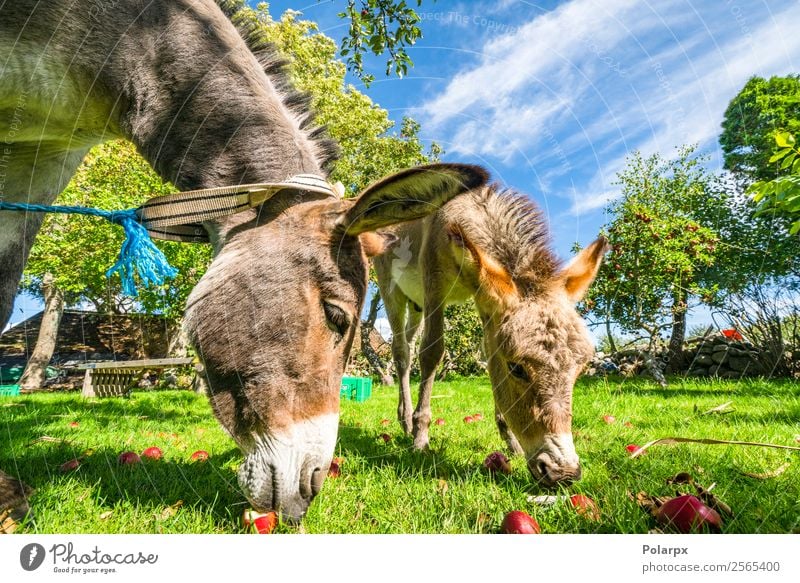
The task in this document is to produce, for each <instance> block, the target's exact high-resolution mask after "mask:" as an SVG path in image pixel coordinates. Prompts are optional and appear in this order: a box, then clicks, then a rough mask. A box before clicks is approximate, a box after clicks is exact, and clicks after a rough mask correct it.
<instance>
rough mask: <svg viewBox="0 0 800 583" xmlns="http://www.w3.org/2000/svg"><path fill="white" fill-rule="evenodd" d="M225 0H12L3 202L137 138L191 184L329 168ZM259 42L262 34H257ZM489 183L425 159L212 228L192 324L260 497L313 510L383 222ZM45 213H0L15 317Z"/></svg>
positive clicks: (2, 10)
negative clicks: (111, 145)
mask: <svg viewBox="0 0 800 583" xmlns="http://www.w3.org/2000/svg"><path fill="white" fill-rule="evenodd" d="M229 8H230V7H229V5H228V3H227V2H214V1H212V0H152V1H149V2H140V1H137V0H117V1H115V2H109V1H108V0H69V1H65V2H41V1H39V0H15V1H14V2H3V3H0V23H2V25H0V53H1V54H2V55H3V59H2V65H0V67H2V68H0V198H1V199H2V200H5V201H8V202H28V203H37V204H50V203H52V202H53V200H54V199H55V197H56V195H58V193H59V192H61V190H62V189H63V188H64V186H65V185H66V184H67V182H68V181H69V180H70V178H71V176H72V175H73V173H74V172H75V170H76V169H77V167H78V165H79V164H80V163H81V161H82V160H83V158H84V155H85V154H86V153H87V151H88V150H89V149H90V148H91V147H92V146H94V145H96V144H99V143H101V142H103V141H105V140H109V139H116V138H124V139H127V140H130V141H131V142H133V143H134V144H135V145H136V147H137V148H138V150H139V152H141V154H142V155H143V156H144V157H145V158H146V159H147V161H148V162H149V163H150V164H151V165H152V166H153V167H154V168H155V169H156V171H157V172H158V173H159V174H160V175H161V177H163V178H164V179H166V180H169V181H171V182H172V183H173V184H175V185H176V186H177V187H178V188H180V189H181V190H194V189H202V188H210V187H218V186H234V185H239V184H246V183H264V182H273V183H275V182H281V181H283V180H285V179H286V178H288V177H290V176H294V175H297V174H314V175H318V176H321V177H323V178H324V177H325V176H326V175H327V170H328V168H329V167H330V163H331V162H332V161H333V160H334V153H335V148H334V146H333V144H332V143H331V142H330V141H329V140H327V139H325V136H324V132H322V131H321V130H320V129H318V128H315V127H314V125H313V122H312V118H311V115H310V111H309V106H308V100H307V99H305V98H304V97H303V96H300V95H298V94H296V93H294V92H293V91H292V90H291V87H290V86H289V84H288V82H287V80H286V77H285V75H284V74H283V72H282V63H281V61H280V60H279V59H276V57H275V55H274V53H273V52H272V51H271V50H270V49H269V48H268V47H263V46H262V47H256V46H255V37H256V35H255V34H254V32H253V31H252V30H251V31H244V35H243V34H241V31H238V30H237V28H236V27H235V26H234V25H233V24H232V23H231V21H230V20H229V18H228V17H227V16H226V11H227V10H229ZM248 41H249V44H248ZM486 180H487V176H486V173H485V172H484V171H483V170H482V169H480V168H477V167H473V166H464V165H455V164H449V165H448V164H440V165H435V166H430V167H425V168H418V169H412V170H409V171H406V172H401V173H399V174H398V175H395V176H393V177H390V178H387V179H385V180H383V181H381V182H379V183H377V184H375V185H373V186H372V187H370V188H368V189H367V190H366V191H365V192H364V193H362V195H361V197H360V198H358V199H357V200H355V201H341V200H338V199H336V198H327V197H325V196H324V195H312V194H310V193H306V194H305V195H303V196H298V194H297V192H288V191H284V192H282V193H279V194H277V195H275V197H273V199H271V200H269V201H268V202H266V203H265V204H264V205H262V206H261V207H259V208H257V209H253V210H250V211H245V212H242V213H239V214H237V215H233V216H231V217H226V218H222V219H217V220H214V221H209V222H206V223H204V225H203V226H204V228H205V230H206V231H207V232H208V235H209V238H210V239H211V241H212V243H213V244H214V246H215V251H216V256H215V259H214V261H213V263H212V265H211V267H210V269H209V270H208V273H207V274H206V275H205V276H204V277H203V279H202V280H201V281H200V283H199V285H198V286H197V287H196V289H195V290H194V292H193V293H192V294H191V297H190V299H189V301H188V305H187V308H186V325H187V332H188V334H189V337H190V338H191V340H192V341H193V342H194V345H195V347H196V349H197V351H198V353H199V354H200V356H201V358H202V360H203V363H204V365H205V369H206V371H207V379H206V380H207V381H208V385H209V396H210V399H211V403H212V406H213V409H214V411H215V413H216V415H217V417H218V418H219V420H220V422H221V423H222V424H223V425H224V427H225V428H226V429H227V430H228V431H229V432H230V434H231V435H232V436H233V438H234V439H235V440H236V442H237V443H238V444H239V446H240V447H241V449H242V451H243V452H244V454H245V461H244V463H243V464H242V467H241V470H240V472H239V482H240V485H241V487H242V489H243V491H244V493H245V495H246V496H247V497H248V498H249V500H250V502H251V503H252V505H253V506H254V507H255V508H256V509H257V510H272V509H276V510H279V511H280V512H281V513H282V514H283V516H284V517H285V518H287V519H290V520H299V519H300V517H302V515H303V514H304V513H305V511H306V509H307V507H308V505H309V503H310V502H311V500H312V498H313V497H314V495H316V494H317V492H319V490H320V488H321V486H322V482H323V480H324V477H325V473H326V470H327V468H328V465H329V462H330V459H331V456H332V455H333V448H334V443H335V440H336V434H337V417H338V390H339V382H340V378H341V375H342V373H343V370H344V363H345V359H346V356H347V352H348V351H349V349H350V345H351V341H352V338H353V333H354V331H355V327H356V325H357V323H358V319H359V313H360V309H361V305H362V302H363V299H364V294H365V290H366V286H367V270H368V267H367V265H368V264H367V257H368V256H371V255H375V254H378V253H381V252H382V251H384V250H385V249H386V248H387V246H389V245H390V244H391V241H392V240H393V239H392V237H391V236H389V235H385V236H384V235H381V234H379V233H378V230H379V229H381V228H383V227H386V226H389V225H392V224H396V223H398V222H401V221H406V220H411V219H417V218H420V217H422V216H424V215H426V214H428V213H430V212H432V211H435V210H436V209H437V208H438V207H439V206H441V205H442V204H443V203H444V202H446V201H447V200H449V199H451V198H452V197H454V196H456V195H458V194H459V193H461V192H463V191H466V190H468V189H470V188H475V187H477V186H479V185H480V184H483V183H485V181H486ZM41 221H42V215H41V214H26V213H9V212H2V213H0V329H2V328H3V327H4V326H5V324H6V322H7V321H8V318H9V314H10V311H11V307H12V304H13V300H14V296H15V293H16V290H17V286H18V284H19V280H20V276H21V273H22V270H23V267H24V265H25V261H26V258H27V256H28V252H29V250H30V248H31V245H32V244H33V240H34V237H35V236H36V233H37V232H38V230H39V228H40V226H41Z"/></svg>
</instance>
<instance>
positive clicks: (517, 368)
mask: <svg viewBox="0 0 800 583" xmlns="http://www.w3.org/2000/svg"><path fill="white" fill-rule="evenodd" d="M508 372H509V374H510V375H511V376H513V377H515V378H518V379H519V380H521V381H529V380H531V379H530V377H529V376H528V373H527V372H525V368H524V367H523V366H522V365H521V364H517V363H516V362H509V363H508Z"/></svg>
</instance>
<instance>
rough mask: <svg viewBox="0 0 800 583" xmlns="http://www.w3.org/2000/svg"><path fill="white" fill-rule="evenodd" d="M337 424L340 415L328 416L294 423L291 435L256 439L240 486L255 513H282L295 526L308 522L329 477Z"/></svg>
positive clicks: (265, 435) (245, 462) (244, 464)
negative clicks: (305, 517)
mask: <svg viewBox="0 0 800 583" xmlns="http://www.w3.org/2000/svg"><path fill="white" fill-rule="evenodd" d="M338 424H339V416H338V415H337V414H331V415H323V416H320V417H315V418H312V419H306V420H303V421H301V422H298V423H295V424H294V425H293V426H292V428H291V430H290V431H285V432H280V433H269V432H267V433H262V434H257V435H254V436H253V437H254V445H253V447H252V448H250V449H249V451H247V452H246V456H245V460H244V463H243V464H242V465H241V467H240V468H239V485H240V486H241V488H242V491H243V492H244V494H245V496H246V497H247V499H248V500H249V501H250V503H251V504H252V505H253V507H254V508H255V509H256V510H258V511H260V512H268V511H270V510H275V511H278V512H279V513H280V514H281V517H282V518H283V519H284V520H286V521H287V522H290V523H297V522H299V521H300V520H301V519H302V518H303V516H304V515H305V513H306V510H308V506H309V504H311V501H312V500H313V499H314V497H315V496H316V495H317V494H319V492H320V490H322V485H323V483H324V482H325V477H326V476H327V474H328V468H329V467H330V463H331V458H332V457H333V449H334V446H335V444H336V433H337V429H338Z"/></svg>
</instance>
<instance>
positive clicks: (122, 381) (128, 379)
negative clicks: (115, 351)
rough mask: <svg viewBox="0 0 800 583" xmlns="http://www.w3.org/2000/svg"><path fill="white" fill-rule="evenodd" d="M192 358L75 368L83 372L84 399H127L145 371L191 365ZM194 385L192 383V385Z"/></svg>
mask: <svg viewBox="0 0 800 583" xmlns="http://www.w3.org/2000/svg"><path fill="white" fill-rule="evenodd" d="M194 362H195V359H193V358H156V359H153V360H122V361H115V360H107V361H104V362H89V363H86V364H80V365H78V366H76V367H75V368H76V369H78V370H85V371H86V374H85V375H84V377H83V391H81V395H83V396H84V397H127V396H128V395H129V394H130V392H131V389H132V388H133V385H134V383H135V382H136V381H137V380H139V377H140V376H141V375H142V373H143V372H144V371H146V370H151V369H158V368H172V367H175V366H186V365H187V364H193V363H194ZM193 384H194V383H193Z"/></svg>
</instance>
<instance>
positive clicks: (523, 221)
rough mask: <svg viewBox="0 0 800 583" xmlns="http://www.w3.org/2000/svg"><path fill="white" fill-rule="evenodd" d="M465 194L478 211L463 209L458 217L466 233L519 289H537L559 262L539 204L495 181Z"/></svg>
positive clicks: (550, 277)
mask: <svg viewBox="0 0 800 583" xmlns="http://www.w3.org/2000/svg"><path fill="white" fill-rule="evenodd" d="M466 196H469V197H471V199H472V201H471V202H472V203H473V204H475V205H476V206H478V207H479V208H480V209H481V211H482V212H480V213H467V214H466V216H464V217H463V218H462V219H461V220H460V221H459V223H462V226H463V228H464V229H465V232H466V233H467V236H468V237H469V238H470V239H471V240H472V242H473V243H475V244H476V246H477V247H478V248H480V249H483V250H485V251H486V252H487V253H488V254H489V255H490V256H491V257H492V258H494V259H495V260H496V261H499V262H500V263H501V264H502V265H503V267H505V268H506V269H507V270H508V272H509V274H510V275H511V278H512V279H513V280H514V283H516V284H517V286H518V287H520V288H521V291H523V292H527V293H529V292H536V291H539V290H540V289H541V288H542V286H543V285H544V284H546V282H549V281H550V280H551V279H552V278H553V276H554V274H555V272H556V269H557V268H558V265H559V261H558V259H557V258H556V256H555V254H554V253H553V251H552V249H551V247H550V233H549V231H548V228H547V222H546V221H545V218H544V216H543V215H542V211H541V209H540V208H539V206H538V205H537V204H536V203H535V202H533V201H532V200H531V199H530V198H528V197H527V196H525V195H524V194H521V193H519V192H517V191H515V190H513V189H511V188H502V187H500V186H499V185H497V184H492V185H490V186H487V187H486V188H480V189H476V190H472V191H470V193H469V194H468V195H466Z"/></svg>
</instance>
